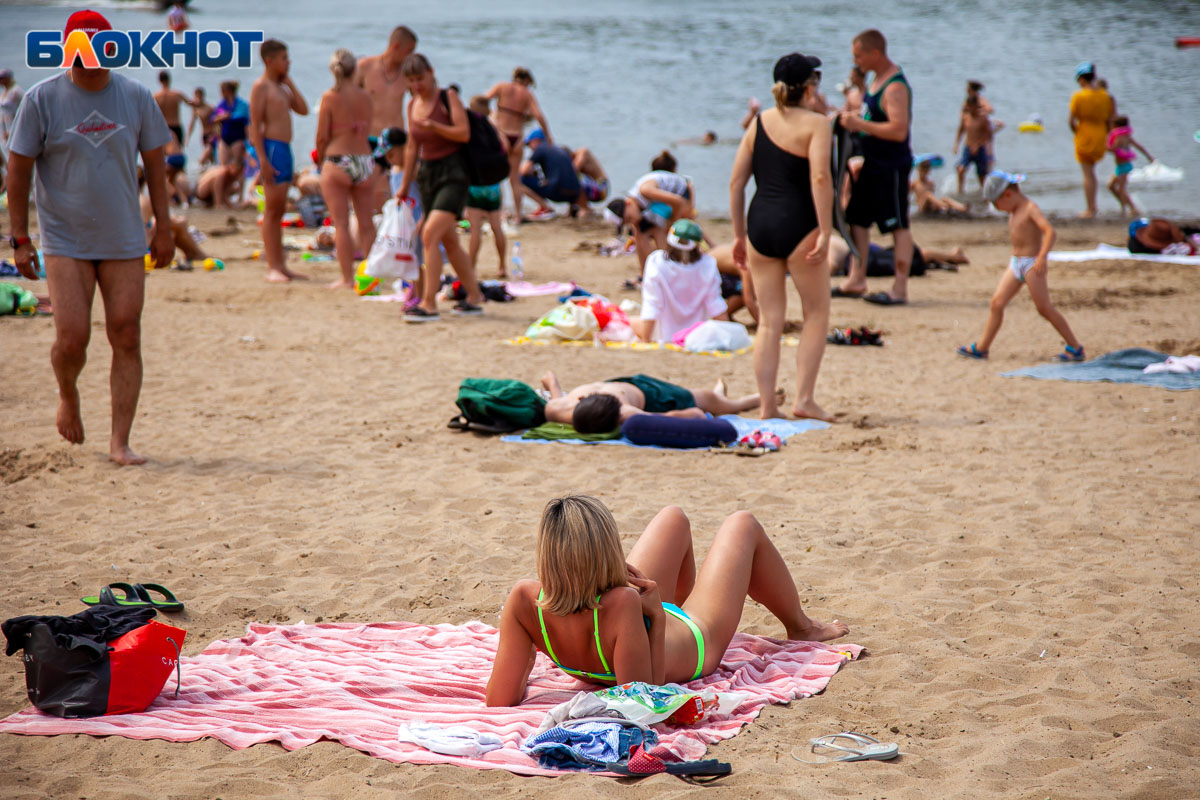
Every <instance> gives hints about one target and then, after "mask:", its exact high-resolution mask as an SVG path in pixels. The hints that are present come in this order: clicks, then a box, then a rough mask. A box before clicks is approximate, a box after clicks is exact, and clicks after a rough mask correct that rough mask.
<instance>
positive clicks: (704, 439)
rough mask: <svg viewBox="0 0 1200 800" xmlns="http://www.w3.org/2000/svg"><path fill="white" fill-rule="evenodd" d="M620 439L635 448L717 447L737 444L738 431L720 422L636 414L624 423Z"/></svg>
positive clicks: (719, 420) (726, 423) (721, 420)
mask: <svg viewBox="0 0 1200 800" xmlns="http://www.w3.org/2000/svg"><path fill="white" fill-rule="evenodd" d="M621 435H622V436H624V437H625V438H626V439H628V440H629V441H631V442H633V443H634V444H643V445H657V446H658V447H676V448H688V447H716V446H718V445H722V444H729V443H731V442H735V441H737V431H736V430H734V427H733V425H731V424H729V423H728V422H726V421H725V420H723V419H714V418H710V419H683V418H680V417H664V416H660V415H658V414H637V415H635V416H632V417H630V418H629V419H627V420H625V424H624V425H622V426H621Z"/></svg>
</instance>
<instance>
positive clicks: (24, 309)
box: [0, 282, 37, 316]
mask: <svg viewBox="0 0 1200 800" xmlns="http://www.w3.org/2000/svg"><path fill="white" fill-rule="evenodd" d="M36 308H37V297H36V296H35V295H34V293H33V292H31V291H29V290H28V289H23V288H21V287H20V286H18V285H17V284H15V283H7V282H5V283H0V316H3V315H4V314H32V313H33V312H34V309H36Z"/></svg>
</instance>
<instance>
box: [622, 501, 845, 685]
mask: <svg viewBox="0 0 1200 800" xmlns="http://www.w3.org/2000/svg"><path fill="white" fill-rule="evenodd" d="M655 519H656V520H657V519H658V518H657V517H656V518H655ZM647 532H649V529H647ZM639 543H640V541H639ZM634 549H635V550H636V549H637V548H636V547H635V548H634ZM631 555H632V554H631ZM635 566H637V565H636V564H635ZM677 594H678V591H677ZM664 596H665V593H664ZM747 596H749V597H750V599H752V600H754V601H755V602H758V603H761V604H762V605H763V606H765V607H766V609H767V610H768V611H770V612H771V613H772V614H774V615H775V616H776V617H777V618H778V619H779V621H780V622H782V623H783V628H784V632H785V634H786V636H787V638H788V639H792V640H801V641H817V642H825V641H829V640H830V639H837V638H839V637H841V636H845V635H846V634H848V633H849V632H850V628H849V627H847V626H846V625H844V624H843V623H841V622H839V621H838V620H836V619H835V620H834V621H833V622H818V621H816V620H814V619H812V618H810V617H808V616H807V615H806V614H805V613H804V609H803V608H802V607H801V605H800V594H799V593H798V592H797V591H796V584H795V582H794V581H793V580H792V575H791V573H790V572H789V571H788V567H787V563H786V562H784V560H783V556H781V555H780V554H779V551H778V550H776V549H775V545H774V544H772V543H771V540H770V538H769V537H768V536H767V533H766V531H764V530H763V527H762V525H761V524H759V522H758V520H757V519H755V517H754V515H753V514H751V513H750V512H749V511H737V512H734V513H733V514H731V515H730V516H729V517H727V518H726V519H725V521H724V522H723V523H722V524H721V528H720V530H718V531H717V535H716V537H715V538H714V539H713V543H712V546H711V547H709V549H708V555H706V556H705V558H704V563H703V564H701V565H700V572H699V574H697V576H696V582H695V586H694V587H693V589H692V591H691V593H690V594H689V595H688V597H687V600H686V601H685V602H684V603H683V609H684V611H686V612H687V613H688V615H689V616H690V617H691V618H692V619H693V620H694V621H695V622H696V623H697V624H698V625H699V626H700V627H701V629H702V630H703V631H704V634H705V635H704V644H705V648H704V653H705V655H704V670H705V671H706V672H708V671H711V670H713V669H716V667H717V666H718V665H719V664H720V661H721V658H722V657H723V656H724V654H725V650H726V649H727V648H728V647H729V642H730V641H731V640H732V639H733V635H734V634H735V633H737V628H738V624H739V623H740V622H741V619H742V607H743V605H744V604H745V602H746V597H747Z"/></svg>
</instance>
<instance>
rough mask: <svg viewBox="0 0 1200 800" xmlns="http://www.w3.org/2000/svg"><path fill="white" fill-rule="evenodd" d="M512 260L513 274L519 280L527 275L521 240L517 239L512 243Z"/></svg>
mask: <svg viewBox="0 0 1200 800" xmlns="http://www.w3.org/2000/svg"><path fill="white" fill-rule="evenodd" d="M509 260H510V261H511V262H512V274H513V277H514V278H516V279H517V280H520V279H521V278H523V277H525V266H524V263H523V262H522V261H521V242H520V241H519V240H518V241H515V242H513V244H512V257H511V258H510V259H509Z"/></svg>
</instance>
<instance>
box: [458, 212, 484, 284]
mask: <svg viewBox="0 0 1200 800" xmlns="http://www.w3.org/2000/svg"><path fill="white" fill-rule="evenodd" d="M463 216H464V217H465V218H466V220H467V222H469V223H471V239H470V241H469V242H468V243H467V258H468V259H470V261H471V266H472V267H475V268H477V269H478V267H479V246H480V244H482V240H483V231H481V230H480V228H481V227H482V226H483V211H482V210H481V209H478V208H471V207H470V206H467V207H466V208H465V209H463Z"/></svg>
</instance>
